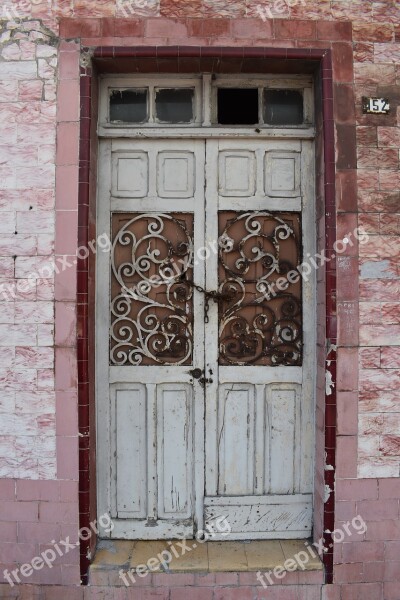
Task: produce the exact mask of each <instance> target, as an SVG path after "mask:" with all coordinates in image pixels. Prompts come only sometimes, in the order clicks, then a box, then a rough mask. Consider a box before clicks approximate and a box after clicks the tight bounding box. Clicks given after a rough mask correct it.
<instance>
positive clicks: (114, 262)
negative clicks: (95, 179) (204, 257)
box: [110, 213, 193, 365]
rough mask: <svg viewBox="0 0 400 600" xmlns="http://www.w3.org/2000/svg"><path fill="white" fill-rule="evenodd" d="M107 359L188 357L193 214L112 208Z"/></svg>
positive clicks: (172, 360)
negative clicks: (187, 282)
mask: <svg viewBox="0 0 400 600" xmlns="http://www.w3.org/2000/svg"><path fill="white" fill-rule="evenodd" d="M112 229H113V245H112V254H111V274H112V277H111V279H112V280H111V343H110V362H111V364H112V365H157V364H158V365H187V364H191V363H192V350H193V323H192V321H193V290H192V288H191V287H190V286H189V285H188V284H186V283H185V282H184V281H183V280H182V274H184V275H186V276H187V277H188V279H191V278H192V257H193V215H192V214H189V213H178V214H163V213H148V214H134V213H127V214H123V213H114V214H113V215H112Z"/></svg>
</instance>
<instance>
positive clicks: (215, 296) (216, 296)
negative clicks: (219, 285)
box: [181, 278, 231, 323]
mask: <svg viewBox="0 0 400 600" xmlns="http://www.w3.org/2000/svg"><path fill="white" fill-rule="evenodd" d="M181 279H182V281H183V282H184V283H187V284H188V285H190V287H192V288H194V289H195V290H197V291H198V292H201V293H202V294H204V296H205V302H204V322H205V323H209V322H210V317H209V316H208V311H209V310H210V299H212V300H214V302H219V301H220V300H230V299H231V295H230V294H226V293H221V292H217V291H211V292H209V291H207V290H205V289H204V288H203V287H201V285H197V284H195V283H194V282H193V281H189V280H188V279H184V278H181Z"/></svg>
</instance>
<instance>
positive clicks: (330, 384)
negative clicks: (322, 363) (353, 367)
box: [325, 370, 335, 396]
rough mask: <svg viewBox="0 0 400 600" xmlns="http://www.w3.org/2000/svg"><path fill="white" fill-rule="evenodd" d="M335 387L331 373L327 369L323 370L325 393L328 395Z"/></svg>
mask: <svg viewBox="0 0 400 600" xmlns="http://www.w3.org/2000/svg"><path fill="white" fill-rule="evenodd" d="M334 387H335V383H334V381H333V379H332V373H331V372H330V371H328V370H326V371H325V394H326V395H327V396H330V395H331V394H332V390H333V388H334Z"/></svg>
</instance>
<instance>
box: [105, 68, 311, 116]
mask: <svg viewBox="0 0 400 600" xmlns="http://www.w3.org/2000/svg"><path fill="white" fill-rule="evenodd" d="M154 81H157V83H156V84H155V83H154ZM312 105H313V102H312V81H311V78H307V77H304V76H293V77H291V78H290V79H289V78H283V77H277V76H271V75H270V76H265V77H263V78H260V76H257V77H253V76H248V77H247V78H246V77H245V78H243V76H240V78H238V77H237V76H226V75H209V74H204V75H202V76H197V77H193V76H185V75H183V76H181V77H180V78H179V79H175V77H171V76H170V77H167V76H154V77H153V79H152V80H151V79H150V78H149V76H144V75H136V76H132V75H130V76H126V77H123V76H122V77H118V78H115V77H105V78H104V79H103V80H102V103H101V110H100V124H101V126H105V127H107V128H110V127H117V128H121V127H154V126H155V125H163V126H166V127H171V126H182V127H219V126H223V127H262V128H273V127H296V128H306V127H310V126H311V125H312V123H313V114H312Z"/></svg>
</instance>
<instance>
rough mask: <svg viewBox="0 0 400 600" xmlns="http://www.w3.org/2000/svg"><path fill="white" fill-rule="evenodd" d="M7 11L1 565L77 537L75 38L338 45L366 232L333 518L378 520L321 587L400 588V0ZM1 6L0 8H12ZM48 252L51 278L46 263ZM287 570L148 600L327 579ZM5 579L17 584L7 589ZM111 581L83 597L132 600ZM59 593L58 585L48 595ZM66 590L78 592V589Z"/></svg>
mask: <svg viewBox="0 0 400 600" xmlns="http://www.w3.org/2000/svg"><path fill="white" fill-rule="evenodd" d="M6 7H7V10H8V11H9V14H8V17H11V18H8V20H7V22H6V21H4V20H3V21H0V25H1V29H0V53H1V56H0V103H1V117H0V127H1V137H0V213H1V215H0V279H1V281H0V285H1V286H3V287H2V288H1V290H2V291H3V294H2V295H1V298H0V302H1V308H2V310H1V313H0V389H1V394H0V435H1V439H0V478H1V479H0V500H1V503H2V504H1V514H0V541H1V548H0V577H2V573H3V569H4V568H9V569H10V568H13V566H15V565H20V564H21V563H23V562H29V561H30V560H31V559H32V558H33V557H34V556H36V555H37V554H38V553H39V552H40V551H41V550H42V549H43V548H44V547H45V546H46V545H48V544H49V542H51V540H52V539H56V540H59V539H64V538H65V537H66V536H67V535H69V536H70V537H71V539H75V540H76V539H77V531H78V488H77V479H78V443H77V439H78V438H77V436H78V429H77V385H76V367H77V364H76V349H75V347H76V340H75V326H76V306H75V301H76V271H75V265H72V266H71V267H68V268H66V269H65V270H63V268H62V264H63V263H62V261H61V262H60V260H61V258H62V256H64V255H66V256H68V257H69V258H68V260H69V261H70V262H72V263H73V261H74V255H75V252H76V246H77V188H78V134H79V96H78V88H79V71H78V59H79V49H80V45H81V44H82V45H89V46H95V45H98V44H103V45H107V44H113V45H126V46H129V45H141V44H145V45H168V44H173V45H177V44H181V45H196V46H199V45H205V46H207V45H226V46H237V45H243V46H251V45H260V46H277V47H307V48H308V47H313V48H320V47H322V48H332V52H333V67H334V80H335V86H334V106H335V121H336V141H337V154H336V157H335V160H336V168H337V179H336V185H337V206H338V216H337V226H338V232H339V234H340V235H342V236H343V235H345V234H347V233H348V232H349V231H351V230H353V229H354V227H355V226H356V225H357V224H358V225H359V226H362V227H363V228H364V229H365V230H366V231H367V232H368V234H369V236H370V237H369V242H368V243H367V244H360V245H359V246H354V247H353V248H349V249H348V251H347V252H346V253H344V254H343V255H341V256H340V258H339V259H338V263H337V267H338V276H339V280H338V298H337V301H338V304H337V314H338V328H339V339H338V364H337V372H338V379H337V401H338V410H337V415H336V420H335V422H334V424H335V425H336V428H337V435H338V438H337V477H336V506H335V509H336V523H337V527H342V526H343V524H344V523H346V522H347V521H348V520H351V519H352V518H353V517H354V516H356V515H358V514H360V515H361V516H362V517H363V519H364V520H365V521H366V523H367V525H368V529H367V531H366V532H365V533H364V534H363V535H362V536H360V535H356V536H355V537H354V538H352V539H347V538H346V539H345V540H344V541H343V542H341V543H337V544H335V549H334V550H335V554H334V556H335V570H334V585H332V586H323V589H322V598H323V599H325V600H339V599H340V600H355V599H357V600H359V599H361V598H362V599H363V600H399V598H400V591H399V590H400V560H399V555H400V528H399V497H400V483H399V465H400V402H399V397H398V396H399V394H398V390H399V387H400V376H399V374H398V371H399V366H400V348H399V346H400V335H399V334H400V318H399V314H400V310H399V309H400V300H399V299H400V294H399V292H400V286H399V281H400V271H399V266H398V263H399V249H400V242H399V239H400V237H399V235H400V171H399V163H398V161H399V150H400V133H399V132H400V129H399V125H400V109H399V106H400V76H399V73H400V71H399V65H400V26H399V22H400V7H399V4H398V2H395V1H394V0H393V1H392V0H386V1H379V2H372V1H365V0H332V1H329V0H319V1H318V2H314V1H313V2H311V1H310V0H304V1H300V0H299V2H294V0H290V1H288V2H286V3H278V2H276V3H273V2H265V1H264V2H258V1H257V0H247V1H245V0H234V1H230V0H191V1H190V2H188V1H187V0H174V1H172V0H161V1H157V0H149V1H147V0H146V2H143V1H131V0H126V1H125V0H121V1H119V2H118V3H114V2H109V1H105V0H102V1H97V2H91V1H90V0H85V1H84V0H81V1H80V0H76V1H74V0H71V1H69V0H68V1H65V0H57V1H56V0H54V1H53V0H42V1H41V2H40V1H38V0H35V2H32V3H31V2H29V1H28V0H23V1H21V2H16V1H13V2H9V3H8V4H7V5H6ZM4 10H5V9H4V7H2V8H0V11H3V12H2V13H0V17H1V16H3V18H4V17H5V16H6V17H7V14H5V12H4ZM266 11H270V12H268V14H267V16H268V17H269V18H268V21H263V19H262V18H261V17H262V16H263V15H265V14H266ZM13 16H14V17H17V16H18V17H27V18H28V20H27V21H23V22H21V23H20V22H18V21H15V20H13V19H12V17H13ZM60 17H68V18H69V20H64V21H63V23H62V27H61V31H60V33H61V35H62V36H63V37H64V38H69V39H70V41H61V43H60V45H58V44H59V40H58V37H56V36H58V34H59V19H60ZM98 17H102V19H99V18H98ZM271 17H274V18H271ZM39 19H40V20H39ZM352 94H354V95H355V100H356V102H355V106H353V104H352V101H351V98H352ZM363 95H368V96H375V95H376V96H385V97H388V98H389V100H390V103H391V107H392V109H391V113H390V114H389V115H388V116H367V115H363V114H362V112H361V97H362V96H363ZM56 105H57V109H56ZM56 136H57V137H56ZM56 140H57V145H56ZM54 261H56V262H55V264H57V265H59V268H58V272H56V273H55V274H53V273H52V272H51V270H49V269H47V267H48V266H49V265H51V264H52V263H53V264H54ZM40 269H42V272H41V273H42V274H40V273H39V274H38V276H36V277H30V276H31V275H33V274H34V273H37V272H38V271H40ZM54 329H55V330H54ZM321 418H323V415H321ZM78 566H79V558H78V555H77V553H76V552H74V553H71V554H70V555H69V556H68V557H64V559H63V560H60V561H59V562H58V563H57V564H56V565H55V566H54V567H53V569H51V570H50V569H44V570H42V571H39V572H38V573H37V574H36V579H34V578H32V577H31V578H29V582H30V583H35V582H37V583H46V584H51V583H54V584H64V585H76V584H78V583H79V568H78ZM249 577H250V576H249ZM295 579H296V578H293V580H292V582H291V583H290V584H289V581H288V580H285V585H284V586H283V587H282V586H280V588H279V589H278V586H276V587H274V588H273V590H269V591H268V594H267V593H265V592H263V590H261V589H260V588H257V586H256V582H255V581H254V580H253V579H251V578H246V577H245V576H244V575H241V576H237V575H236V576H235V578H233V579H232V580H231V582H230V583H228V582H227V583H225V584H224V585H222V583H221V582H219V583H218V582H217V581H216V580H215V578H214V576H209V579H207V580H206V579H204V578H203V579H201V578H199V577H196V578H193V579H191V581H190V582H186V583H185V584H184V583H183V582H181V583H179V582H178V580H176V582H175V583H174V582H173V581H172V580H169V583H168V582H167V581H166V580H165V581H163V582H161V581H158V582H157V581H154V582H153V586H154V589H152V588H149V589H147V591H143V597H144V598H165V599H167V598H168V600H179V598H183V597H186V595H185V594H186V593H187V591H186V590H185V589H184V585H185V586H189V587H193V588H199V587H200V588H201V590H200V591H199V590H196V589H193V590H191V592H190V596H191V597H193V598H194V599H195V598H197V597H198V598H202V599H203V598H204V599H205V600H207V598H210V600H220V599H222V598H224V599H230V598H232V599H236V598H238V599H239V598H240V599H241V600H242V599H244V600H246V598H255V597H257V598H268V599H271V598H272V599H274V598H282V599H283V600H285V599H286V600H291V599H293V598H296V599H297V598H299V599H300V598H301V599H305V598H308V599H311V600H313V599H314V598H315V599H317V598H318V599H319V598H320V597H321V584H320V583H317V582H315V583H313V582H312V581H310V580H306V579H304V578H303V579H297V581H295ZM65 589H66V588H65ZM3 590H4V592H5V594H6V593H8V592H9V588H8V586H4V587H2V588H0V595H1V594H2V592H3ZM103 592H104V591H103ZM103 592H102V591H101V590H95V589H93V590H92V591H87V592H85V596H84V597H85V598H90V597H93V598H95V597H107V598H120V597H123V598H125V597H126V598H127V597H134V596H130V595H129V596H126V595H123V594H122V593H120V592H118V593H117V592H115V594H114V592H112V591H110V590H107V591H106V592H104V593H103ZM24 593H25V592H24ZM30 593H31V592H30V591H29V590H28V591H27V592H26V594H27V597H33V596H29V594H30ZM32 593H33V592H32ZM62 593H63V592H62V590H61V588H59V589H58V588H55V589H54V590H52V588H49V589H48V591H47V592H46V598H47V597H48V598H53V597H54V598H56V597H57V598H58V597H62V595H61V596H60V595H58V594H62ZM65 593H66V594H67V595H68V597H71V598H74V597H75V596H74V594H75V593H76V598H83V591H81V590H77V589H76V590H74V591H73V590H72V589H71V588H70V589H68V591H65ZM102 593H103V596H101V594H102ZM104 594H106V595H105V596H104ZM140 594H142V592H140Z"/></svg>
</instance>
